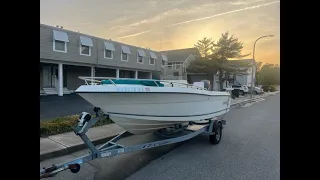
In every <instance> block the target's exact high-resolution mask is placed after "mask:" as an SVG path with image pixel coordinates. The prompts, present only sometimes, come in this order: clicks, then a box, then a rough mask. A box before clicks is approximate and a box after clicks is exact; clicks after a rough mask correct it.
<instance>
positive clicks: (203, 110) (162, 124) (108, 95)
mask: <svg viewBox="0 0 320 180" xmlns="http://www.w3.org/2000/svg"><path fill="white" fill-rule="evenodd" d="M155 88H157V87H155ZM155 88H152V87H150V88H148V89H149V91H148V92H83V91H82V92H77V93H78V94H79V95H80V96H81V97H83V98H84V99H85V100H87V101H88V102H90V103H91V104H92V105H94V106H95V107H100V108H101V109H102V111H103V112H104V113H107V114H109V116H110V118H111V119H112V120H113V121H114V122H115V123H116V124H117V125H119V126H120V127H122V128H124V129H125V130H127V131H129V132H130V133H133V134H145V133H149V132H153V131H157V130H159V129H163V128H166V127H170V126H172V125H174V124H182V123H186V122H190V121H199V120H204V119H209V118H214V117H217V116H220V115H223V114H225V113H226V112H228V111H229V108H230V96H229V95H228V94H224V95H223V94H216V95H215V94H212V93H209V94H208V93H202V94H197V93H185V92H184V93H183V92H182V93H179V92H168V91H167V92H159V91H158V92H157V89H155ZM158 89H159V87H158ZM160 89H162V88H160ZM163 89H167V88H166V87H164V88H163ZM169 89H172V88H169ZM180 89H181V88H180ZM182 89H187V88H182ZM198 91H200V90H198Z"/></svg>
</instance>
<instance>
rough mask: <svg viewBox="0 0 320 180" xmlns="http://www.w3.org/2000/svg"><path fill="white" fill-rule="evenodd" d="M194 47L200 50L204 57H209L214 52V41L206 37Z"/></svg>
mask: <svg viewBox="0 0 320 180" xmlns="http://www.w3.org/2000/svg"><path fill="white" fill-rule="evenodd" d="M194 47H196V48H197V49H198V50H199V52H200V54H201V56H202V57H207V56H208V55H209V54H211V53H212V48H213V41H212V39H211V38H207V37H204V38H203V39H201V40H198V42H197V44H195V45H194Z"/></svg>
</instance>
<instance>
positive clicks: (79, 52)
mask: <svg viewBox="0 0 320 180" xmlns="http://www.w3.org/2000/svg"><path fill="white" fill-rule="evenodd" d="M168 59H169V58H167V57H166V55H165V54H163V53H161V52H157V51H154V50H151V49H147V48H141V47H137V46H132V45H128V44H124V43H121V42H116V41H112V40H110V39H109V40H107V39H103V38H98V37H94V36H91V35H86V34H82V33H78V32H74V31H69V30H65V29H63V28H61V27H53V26H48V25H44V24H40V94H58V95H59V96H63V94H70V93H72V92H73V91H74V90H76V89H77V88H78V87H79V86H80V85H83V84H84V81H83V80H80V79H79V78H78V77H79V76H90V77H116V78H136V79H149V78H152V75H153V74H160V73H161V71H162V70H163V68H164V67H165V65H166V62H167V61H168Z"/></svg>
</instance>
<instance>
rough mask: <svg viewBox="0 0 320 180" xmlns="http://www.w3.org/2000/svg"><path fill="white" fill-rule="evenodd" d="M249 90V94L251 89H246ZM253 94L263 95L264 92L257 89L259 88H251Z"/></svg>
mask: <svg viewBox="0 0 320 180" xmlns="http://www.w3.org/2000/svg"><path fill="white" fill-rule="evenodd" d="M248 89H249V93H250V92H251V87H249V88H248ZM252 93H253V94H263V93H264V91H263V89H262V88H259V87H253V91H252Z"/></svg>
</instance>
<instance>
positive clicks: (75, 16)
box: [40, 0, 280, 64]
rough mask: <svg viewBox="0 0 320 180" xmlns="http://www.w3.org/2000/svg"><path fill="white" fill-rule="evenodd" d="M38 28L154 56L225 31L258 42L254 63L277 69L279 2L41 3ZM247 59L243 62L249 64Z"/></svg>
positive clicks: (135, 0)
mask: <svg viewBox="0 0 320 180" xmlns="http://www.w3.org/2000/svg"><path fill="white" fill-rule="evenodd" d="M40 3H41V4H40V22H41V23H43V24H47V25H52V26H55V25H60V26H63V27H64V29H68V30H73V31H80V32H81V33H85V34H90V35H93V36H97V37H102V38H106V39H112V40H115V41H119V42H123V43H127V44H132V45H135V46H140V47H148V48H151V49H154V50H157V51H161V50H172V49H182V48H190V47H193V45H194V44H195V43H196V42H197V40H198V39H201V38H203V37H205V36H206V37H211V38H213V39H214V40H217V39H218V38H219V37H220V36H221V33H223V32H225V31H229V32H230V33H231V34H233V35H234V36H236V37H238V38H239V40H241V41H243V42H244V50H243V54H245V53H251V52H252V48H253V43H254V41H255V40H256V39H257V38H258V37H260V36H263V35H269V34H273V35H274V37H272V38H264V39H261V40H259V41H258V43H257V46H256V53H255V59H256V61H262V62H265V63H278V64H279V63H280V1H273V0H90V1H89V0H42V1H40ZM251 57H252V56H249V57H247V58H251Z"/></svg>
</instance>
